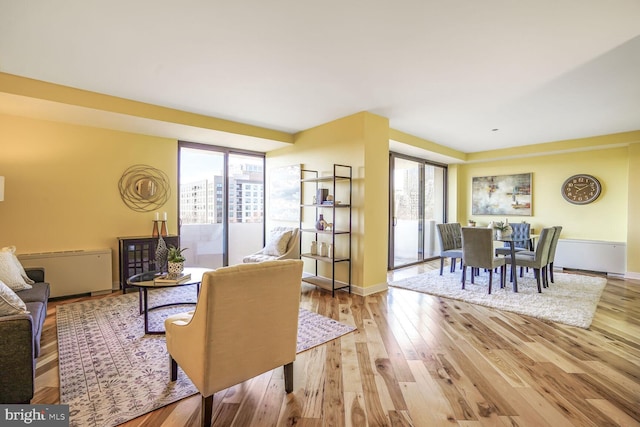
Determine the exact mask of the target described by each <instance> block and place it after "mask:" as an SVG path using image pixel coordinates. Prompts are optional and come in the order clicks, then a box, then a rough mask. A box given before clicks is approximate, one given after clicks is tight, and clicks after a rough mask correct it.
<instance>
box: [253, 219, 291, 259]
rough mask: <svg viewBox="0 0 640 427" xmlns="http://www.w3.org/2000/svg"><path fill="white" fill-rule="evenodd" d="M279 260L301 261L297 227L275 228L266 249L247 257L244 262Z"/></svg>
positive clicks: (268, 238) (268, 239)
mask: <svg viewBox="0 0 640 427" xmlns="http://www.w3.org/2000/svg"><path fill="white" fill-rule="evenodd" d="M277 259H300V233H299V229H298V228H297V227H274V228H273V229H272V230H271V232H270V233H269V236H268V237H267V243H266V245H265V246H264V248H262V249H260V250H259V251H258V252H256V253H253V254H251V255H247V256H246V257H244V258H243V259H242V262H245V263H248V262H263V261H273V260H277Z"/></svg>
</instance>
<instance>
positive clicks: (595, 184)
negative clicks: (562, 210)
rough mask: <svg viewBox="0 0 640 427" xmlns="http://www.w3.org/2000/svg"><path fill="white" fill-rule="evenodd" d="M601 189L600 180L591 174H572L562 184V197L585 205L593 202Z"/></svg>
mask: <svg viewBox="0 0 640 427" xmlns="http://www.w3.org/2000/svg"><path fill="white" fill-rule="evenodd" d="M601 190H602V188H601V186H600V181H598V180H597V179H596V178H595V177H593V176H591V175H574V176H572V177H570V178H569V179H567V180H566V181H565V182H564V184H562V197H564V198H565V200H566V201H567V202H569V203H573V204H576V205H585V204H587V203H591V202H593V201H594V200H595V199H597V198H598V196H599V195H600V191H601Z"/></svg>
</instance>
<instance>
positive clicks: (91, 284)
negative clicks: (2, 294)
mask: <svg viewBox="0 0 640 427" xmlns="http://www.w3.org/2000/svg"><path fill="white" fill-rule="evenodd" d="M18 259H19V260H20V263H21V264H22V265H23V266H24V267H25V268H26V267H43V268H44V278H45V280H46V281H47V282H49V284H50V286H51V297H63V296H69V295H78V294H86V293H92V294H94V293H99V292H105V291H111V281H112V280H111V274H112V273H111V249H98V250H77V251H63V252H43V253H33V254H20V255H18Z"/></svg>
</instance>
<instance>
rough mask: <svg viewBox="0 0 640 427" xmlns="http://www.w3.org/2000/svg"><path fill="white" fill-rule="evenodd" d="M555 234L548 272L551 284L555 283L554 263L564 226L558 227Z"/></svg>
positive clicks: (550, 248)
mask: <svg viewBox="0 0 640 427" xmlns="http://www.w3.org/2000/svg"><path fill="white" fill-rule="evenodd" d="M553 228H555V232H554V233H553V240H552V241H551V246H550V247H549V260H548V262H549V267H548V272H549V279H550V280H551V283H554V281H553V261H554V260H555V258H556V247H557V246H558V240H559V239H560V233H561V232H562V226H561V225H556V226H555V227H553Z"/></svg>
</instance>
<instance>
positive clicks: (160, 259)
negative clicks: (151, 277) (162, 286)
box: [155, 236, 169, 271]
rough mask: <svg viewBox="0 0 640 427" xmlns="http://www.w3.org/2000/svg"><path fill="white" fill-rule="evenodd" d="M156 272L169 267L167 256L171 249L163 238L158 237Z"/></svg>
mask: <svg viewBox="0 0 640 427" xmlns="http://www.w3.org/2000/svg"><path fill="white" fill-rule="evenodd" d="M155 255H156V270H157V271H164V269H165V267H166V265H167V256H168V255H169V248H167V244H166V243H165V241H164V239H163V238H162V236H159V237H158V244H157V245H156V254H155Z"/></svg>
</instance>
